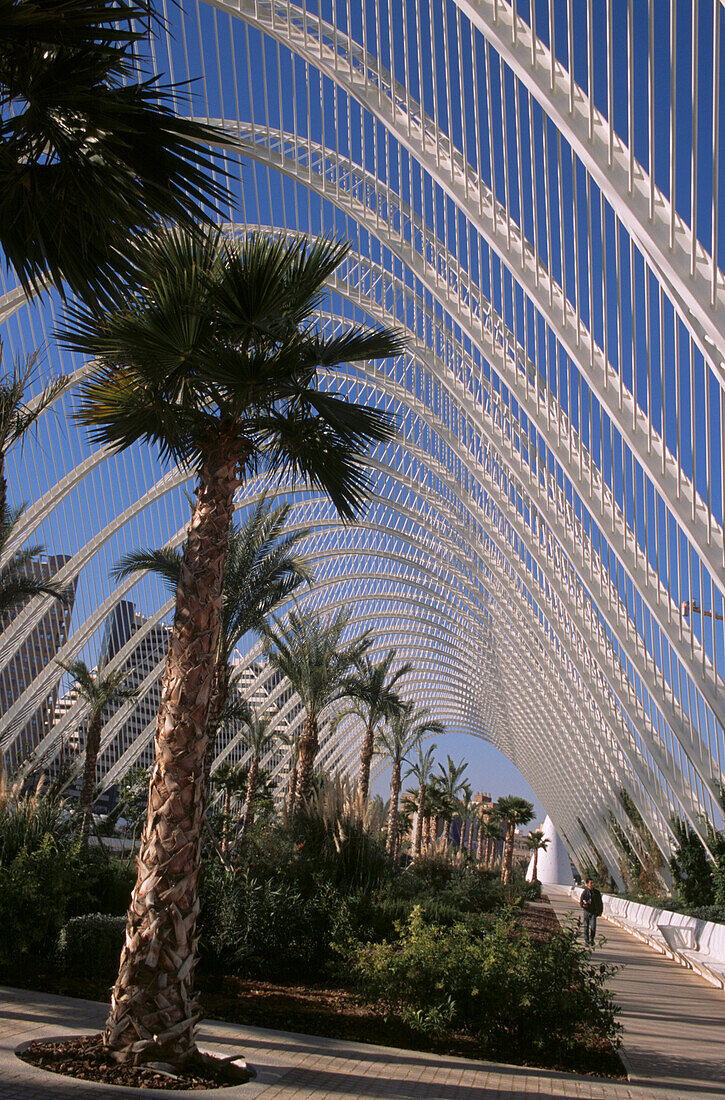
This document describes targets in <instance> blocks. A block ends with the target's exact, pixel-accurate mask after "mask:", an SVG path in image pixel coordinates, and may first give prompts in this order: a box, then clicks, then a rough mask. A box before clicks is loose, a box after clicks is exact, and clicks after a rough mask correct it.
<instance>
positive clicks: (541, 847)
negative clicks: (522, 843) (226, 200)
mask: <svg viewBox="0 0 725 1100" xmlns="http://www.w3.org/2000/svg"><path fill="white" fill-rule="evenodd" d="M526 847H527V848H528V849H529V851H530V852H533V853H534V865H533V867H532V868H531V881H532V882H538V881H539V880H538V877H537V872H538V870H539V852H545V851H546V849H547V848H548V847H549V838H548V837H545V836H544V830H543V829H532V830H531V832H530V833H529V835H528V836H527V838H526Z"/></svg>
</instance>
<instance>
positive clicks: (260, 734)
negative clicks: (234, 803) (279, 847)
mask: <svg viewBox="0 0 725 1100" xmlns="http://www.w3.org/2000/svg"><path fill="white" fill-rule="evenodd" d="M275 721H276V715H273V714H271V715H268V716H267V717H266V718H260V716H259V714H257V713H256V711H255V712H253V714H252V716H251V719H250V721H249V723H248V725H247V737H246V740H247V744H248V745H249V748H250V749H251V750H252V759H251V761H250V764H249V772H248V775H247V796H246V798H245V800H244V810H243V811H242V829H241V832H240V834H239V842H240V844H244V841H245V840H246V839H247V836H248V834H249V830H250V829H251V827H252V825H253V824H254V798H255V795H256V794H257V784H258V782H259V761H260V759H261V757H262V754H263V753H265V752H268V751H269V750H270V749H271V748H272V747H273V745H274V743H275V741H276V740H277V733H276V731H275V729H274V723H275Z"/></svg>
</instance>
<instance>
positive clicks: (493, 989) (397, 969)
mask: <svg viewBox="0 0 725 1100" xmlns="http://www.w3.org/2000/svg"><path fill="white" fill-rule="evenodd" d="M397 933H398V939H397V941H396V942H389V941H384V942H382V943H377V944H376V943H366V944H361V943H358V944H355V945H352V946H349V947H347V948H345V947H342V948H340V950H341V951H342V952H344V953H345V955H346V959H347V963H348V968H349V972H350V973H351V974H352V976H353V978H354V979H355V980H356V982H357V985H358V987H359V988H360V990H361V991H362V992H363V993H364V994H365V995H366V996H368V997H371V998H373V999H375V1000H380V1001H382V1002H383V1003H385V1004H387V1005H388V1007H389V1009H390V1010H391V1011H397V1012H398V1013H399V1014H401V1015H402V1016H403V1018H404V1019H405V1020H406V1021H407V1022H408V1023H409V1024H411V1025H412V1026H417V1027H419V1028H420V1029H421V1030H424V1031H425V1030H431V1029H438V1031H439V1033H440V1032H441V1031H442V1032H445V1030H446V1029H447V1028H451V1027H453V1028H457V1029H460V1030H468V1031H472V1032H474V1033H475V1034H476V1035H477V1037H478V1038H479V1039H480V1041H481V1047H482V1051H481V1052H482V1054H484V1055H485V1056H488V1057H498V1058H501V1057H503V1058H511V1057H514V1056H516V1057H519V1058H528V1057H530V1058H535V1059H537V1060H538V1061H539V1063H541V1061H542V1060H544V1061H548V1062H551V1061H554V1062H556V1061H560V1062H564V1063H566V1062H567V1060H568V1057H569V1055H570V1053H571V1051H572V1048H574V1047H575V1046H577V1045H578V1044H580V1043H581V1041H582V1038H583V1037H586V1038H587V1040H591V1039H592V1038H593V1039H595V1040H599V1041H603V1040H607V1039H609V1040H611V1041H615V1042H616V1040H617V1034H618V1027H617V1024H616V1022H615V1015H616V1013H615V1005H614V1003H613V1001H612V998H611V995H610V994H609V992H608V991H607V989H606V986H605V981H606V979H607V978H608V977H609V976H610V974H611V972H612V970H611V968H610V967H608V966H606V965H605V964H600V965H599V966H593V965H592V964H591V963H590V961H589V953H588V950H587V949H586V948H585V947H583V946H582V945H581V944H580V943H578V942H577V939H576V931H575V930H574V929H573V928H572V929H570V930H567V931H562V932H560V933H558V934H556V935H554V936H551V937H550V938H549V939H548V940H545V941H543V942H541V941H536V942H535V941H533V940H532V939H531V938H530V937H529V936H528V935H527V934H526V933H525V932H524V933H522V932H520V931H519V932H516V931H514V929H513V922H512V912H511V911H508V912H504V913H503V914H502V915H501V916H500V918H499V919H498V920H497V921H496V922H495V924H494V925H493V926H492V927H491V928H490V929H488V930H481V931H479V932H476V931H475V930H472V929H471V927H469V926H467V925H465V924H462V923H459V924H454V925H452V926H451V927H447V928H446V927H444V926H442V925H440V924H432V923H428V922H427V921H426V920H425V917H424V915H423V912H422V909H421V908H420V907H419V906H416V907H415V908H414V909H413V912H412V913H411V916H410V918H409V919H408V921H407V923H406V924H405V925H399V926H398V928H397Z"/></svg>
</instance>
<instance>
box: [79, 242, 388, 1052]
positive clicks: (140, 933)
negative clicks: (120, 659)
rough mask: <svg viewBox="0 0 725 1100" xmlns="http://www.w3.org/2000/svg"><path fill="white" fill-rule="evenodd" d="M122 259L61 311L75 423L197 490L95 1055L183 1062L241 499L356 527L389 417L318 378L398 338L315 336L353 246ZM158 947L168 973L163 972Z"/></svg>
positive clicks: (188, 1045) (190, 1039)
mask: <svg viewBox="0 0 725 1100" xmlns="http://www.w3.org/2000/svg"><path fill="white" fill-rule="evenodd" d="M128 251H129V254H130V262H131V263H132V264H133V267H134V272H135V279H134V293H133V296H132V297H131V298H130V299H129V300H128V301H124V302H122V303H121V304H120V305H118V306H109V307H108V308H100V307H98V306H94V307H93V308H87V309H84V308H82V307H79V308H78V309H75V310H72V311H69V317H70V319H71V325H72V328H73V332H72V335H71V334H66V337H65V339H66V342H67V343H68V344H70V345H71V346H72V347H74V348H75V349H76V350H77V351H79V352H81V353H85V354H88V355H90V356H93V357H95V358H96V359H97V361H98V364H99V367H98V369H97V370H96V371H95V372H94V373H93V374H92V375H91V376H90V377H89V378H88V380H87V381H86V382H85V384H84V386H83V390H82V393H81V397H80V402H79V407H78V411H77V414H76V415H77V417H78V419H79V420H80V422H81V423H83V424H85V425H87V426H88V427H89V428H91V429H92V434H93V438H94V441H95V442H96V443H100V444H109V445H111V446H113V447H115V448H116V449H118V450H121V449H124V448H126V447H129V446H131V445H133V444H134V443H137V442H146V443H150V444H152V445H154V446H158V448H159V450H160V452H161V454H162V456H163V457H166V458H169V457H170V458H173V459H174V460H175V461H177V462H179V463H182V464H184V465H185V466H186V467H187V468H188V469H189V470H190V471H192V472H193V473H195V475H196V479H197V488H196V503H195V505H194V508H193V510H192V516H191V522H190V525H189V532H188V537H187V541H186V545H185V547H184V555H183V565H182V569H181V575H180V577H179V583H178V584H177V587H176V609H175V614H174V626H173V629H172V632H171V638H170V645H169V656H168V659H167V662H166V667H165V670H164V677H163V681H162V688H161V705H160V709H159V715H158V719H157V727H156V751H157V762H156V766H155V767H154V770H153V772H152V779H151V787H152V793H151V798H150V810H151V812H150V814H149V818H148V821H147V827H146V829H145V831H144V834H143V837H142V840H141V850H140V853H139V859H138V879H137V883H136V887H135V889H134V893H133V895H132V899H131V906H130V908H129V924H128V928H127V933H126V946H125V947H124V950H123V953H122V957H121V965H120V969H119V974H118V979H117V982H116V986H115V988H114V994H113V998H112V1006H111V1013H110V1015H109V1018H108V1022H107V1025H106V1030H105V1032H104V1045H105V1047H106V1049H107V1050H108V1051H110V1052H112V1053H113V1055H114V1057H115V1058H116V1059H118V1060H120V1061H131V1062H135V1063H141V1062H146V1061H158V1060H161V1061H166V1062H170V1063H172V1064H174V1065H178V1066H180V1065H183V1063H184V1062H185V1061H186V1060H187V1059H188V1058H189V1057H192V1056H193V1055H194V1054H195V1053H196V1046H195V1042H194V1035H195V1028H196V1023H197V1020H198V1013H197V1011H196V1008H195V1004H196V1002H195V999H194V995H193V981H194V978H193V976H194V966H195V961H196V945H197V937H196V936H195V934H194V928H195V922H196V915H197V913H198V879H199V868H200V858H201V842H200V837H201V828H202V823H203V821H204V815H205V812H206V801H207V786H208V784H207V783H206V781H205V780H206V765H205V756H206V748H207V744H208V734H207V729H208V722H209V715H210V712H211V709H212V705H213V704H212V700H213V695H214V687H215V676H216V669H217V666H218V650H219V638H220V633H221V627H222V605H223V583H224V572H225V566H226V559H227V553H228V547H229V529H230V525H231V520H232V515H233V512H234V501H235V495H236V492H237V489H238V488H239V486H240V485H241V484H242V483H243V481H244V479H245V477H246V476H247V474H248V472H249V470H250V469H253V468H255V467H259V466H263V468H264V469H266V470H267V471H268V472H269V474H270V476H277V475H279V474H285V475H289V476H290V477H293V478H295V479H297V478H301V479H302V480H303V481H305V482H306V483H307V484H309V485H312V486H313V487H315V488H317V489H319V490H322V491H323V492H325V493H326V494H327V495H328V496H329V497H330V499H331V501H332V503H333V505H334V506H335V507H336V508H337V510H338V512H339V513H340V515H341V516H342V517H343V519H352V518H353V517H354V516H355V515H356V513H357V511H358V509H359V507H360V506H361V504H362V502H363V501H364V500H365V498H366V495H367V491H368V485H369V475H368V473H367V469H366V464H367V454H368V448H369V446H370V444H371V443H372V442H375V441H380V440H386V439H389V438H390V437H391V435H392V434H393V430H394V429H393V424H392V422H391V420H390V418H389V417H388V416H387V415H386V414H385V413H383V412H381V411H379V410H377V409H375V408H369V407H368V406H364V405H360V404H355V403H353V402H349V401H347V400H346V399H345V397H344V395H343V394H342V393H339V392H336V391H334V390H330V389H329V388H323V380H322V375H321V370H324V371H325V372H326V374H327V372H328V371H330V370H333V369H334V368H336V367H338V366H341V365H343V364H345V363H348V362H357V361H360V360H367V359H379V358H387V357H388V356H390V355H397V354H398V353H399V352H400V351H401V350H402V347H403V345H402V343H401V341H400V339H399V338H398V336H397V334H395V333H393V332H391V331H389V330H382V331H379V332H378V331H376V332H369V331H366V330H363V329H360V328H352V329H349V330H347V331H345V332H343V333H337V334H335V335H328V334H326V333H325V332H323V331H322V330H321V329H320V328H319V327H318V323H317V320H316V318H317V315H318V308H319V305H320V301H321V297H322V294H323V291H324V285H325V281H326V279H327V278H328V277H329V276H330V275H331V274H332V272H333V271H334V270H335V268H336V267H337V266H338V264H339V263H340V262H341V261H342V259H343V258H344V256H345V255H346V253H347V251H348V246H347V245H339V244H335V243H333V242H331V241H329V240H322V241H318V242H316V243H314V244H312V245H310V244H309V243H308V242H307V241H306V240H301V239H296V240H295V241H294V242H293V243H291V244H290V243H288V242H287V241H286V240H285V239H283V238H280V239H278V240H277V239H273V238H271V237H269V236H265V235H264V234H252V235H250V236H248V237H246V238H245V239H244V240H243V241H242V242H239V243H237V242H231V241H227V240H225V239H224V237H223V236H222V234H221V233H220V232H218V231H216V230H210V231H209V232H206V233H201V232H192V231H188V232H187V231H185V230H183V229H179V228H172V229H160V230H159V231H158V232H156V233H150V234H147V235H144V236H142V237H140V238H137V239H136V240H134V241H133V242H131V243H130V244H129V245H128ZM151 883H153V889H151V888H150V887H151ZM165 898H173V899H175V900H174V907H173V908H172V907H171V906H170V905H169V904H168V902H166V901H162V900H161V899H165ZM160 954H162V955H163V957H165V958H169V959H174V960H176V961H177V962H176V965H175V966H174V967H173V968H172V969H165V968H161V967H159V966H158V960H159V956H160ZM139 1035H143V1036H145V1038H143V1039H139Z"/></svg>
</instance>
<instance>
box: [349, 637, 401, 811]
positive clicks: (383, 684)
mask: <svg viewBox="0 0 725 1100" xmlns="http://www.w3.org/2000/svg"><path fill="white" fill-rule="evenodd" d="M394 660H395V650H394V649H389V650H388V652H387V653H386V655H385V656H384V657H383V659H382V661H378V662H377V663H375V662H374V661H372V660H371V659H370V658H369V657H368V656H362V657H361V658H360V659H359V660H358V661H356V663H355V669H354V671H353V672H352V674H351V675H350V676H349V677H348V679H347V684H346V692H347V694H348V696H349V697H350V699H351V700H352V702H351V705H350V706H349V707H346V708H345V709H344V710H343V711H341V713H340V714H339V715H338V716H337V718H336V722H337V723H339V722H340V721H341V720H342V718H344V717H346V716H347V715H348V714H354V715H356V716H357V717H358V718H359V719H360V721H361V722H363V723H364V726H365V734H364V736H363V741H362V745H361V747H360V772H359V775H358V791H359V793H360V796H361V798H362V799H363V800H364V801H367V799H368V797H369V794H370V764H371V762H372V759H373V753H374V751H375V735H376V733H377V731H378V729H379V728H380V726H381V724H382V723H383V722H385V721H386V720H387V721H390V720H391V719H392V718H393V716H394V715H395V714H396V713H397V712H399V711H400V710H401V708H402V705H403V704H402V702H401V699H400V696H399V695H398V694H397V692H396V690H395V685H396V684H397V683H399V681H400V680H401V679H402V678H403V677H404V676H407V674H408V673H409V672H410V670H411V668H412V667H413V666H412V665H411V664H410V662H406V663H405V664H404V665H401V666H400V668H398V669H397V670H396V671H395V672H394V673H392V674H391V666H392V664H393V661H394Z"/></svg>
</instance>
